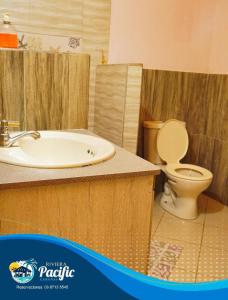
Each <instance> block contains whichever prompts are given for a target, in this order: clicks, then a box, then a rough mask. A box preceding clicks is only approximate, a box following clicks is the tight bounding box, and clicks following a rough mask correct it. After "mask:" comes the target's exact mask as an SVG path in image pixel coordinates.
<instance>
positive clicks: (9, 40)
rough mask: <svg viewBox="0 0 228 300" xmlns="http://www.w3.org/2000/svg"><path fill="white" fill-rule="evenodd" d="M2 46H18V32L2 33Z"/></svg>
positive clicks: (0, 46)
mask: <svg viewBox="0 0 228 300" xmlns="http://www.w3.org/2000/svg"><path fill="white" fill-rule="evenodd" d="M0 48H18V38H17V34H12V33H0Z"/></svg>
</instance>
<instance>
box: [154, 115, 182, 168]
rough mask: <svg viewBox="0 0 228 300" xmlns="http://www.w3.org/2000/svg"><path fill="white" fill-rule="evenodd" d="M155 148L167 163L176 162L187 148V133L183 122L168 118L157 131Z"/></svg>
mask: <svg viewBox="0 0 228 300" xmlns="http://www.w3.org/2000/svg"><path fill="white" fill-rule="evenodd" d="M157 150H158V154H159V156H160V157H161V159H162V160H164V161H165V162H166V163H167V164H170V163H178V162H179V161H180V160H181V159H182V158H183V157H184V156H185V154H186V153H187V150H188V133H187V130H186V128H185V123H184V122H181V121H178V120H168V121H166V122H165V123H164V125H163V127H162V128H161V129H160V130H159V132H158V137H157Z"/></svg>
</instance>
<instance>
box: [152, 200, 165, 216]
mask: <svg viewBox="0 0 228 300" xmlns="http://www.w3.org/2000/svg"><path fill="white" fill-rule="evenodd" d="M164 213H165V211H164V209H163V208H162V207H161V206H160V204H159V203H158V202H157V201H154V207H153V215H154V216H158V217H161V216H163V215H164Z"/></svg>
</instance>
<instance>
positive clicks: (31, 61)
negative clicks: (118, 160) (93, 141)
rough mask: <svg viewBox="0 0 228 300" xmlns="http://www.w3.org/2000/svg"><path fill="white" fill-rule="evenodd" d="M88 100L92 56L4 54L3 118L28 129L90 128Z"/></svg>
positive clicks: (0, 79) (0, 70) (0, 62)
mask: <svg viewBox="0 0 228 300" xmlns="http://www.w3.org/2000/svg"><path fill="white" fill-rule="evenodd" d="M88 99H89V55H87V54H69V53H65V54H64V53H48V52H33V51H0V117H1V118H6V119H9V120H19V121H21V123H22V128H23V129H26V130H46V129H56V130H57V129H73V128H87V127H88V106H89V104H88ZM22 128H21V129H22Z"/></svg>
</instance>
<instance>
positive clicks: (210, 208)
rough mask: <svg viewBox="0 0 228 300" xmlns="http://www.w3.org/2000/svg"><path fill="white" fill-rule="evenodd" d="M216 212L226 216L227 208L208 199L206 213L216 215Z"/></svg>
mask: <svg viewBox="0 0 228 300" xmlns="http://www.w3.org/2000/svg"><path fill="white" fill-rule="evenodd" d="M218 212H222V213H226V214H228V206H225V205H224V204H222V203H221V202H219V201H217V200H214V199H212V198H209V199H208V204H207V213H209V214H210V213H213V214H215V213H218Z"/></svg>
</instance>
